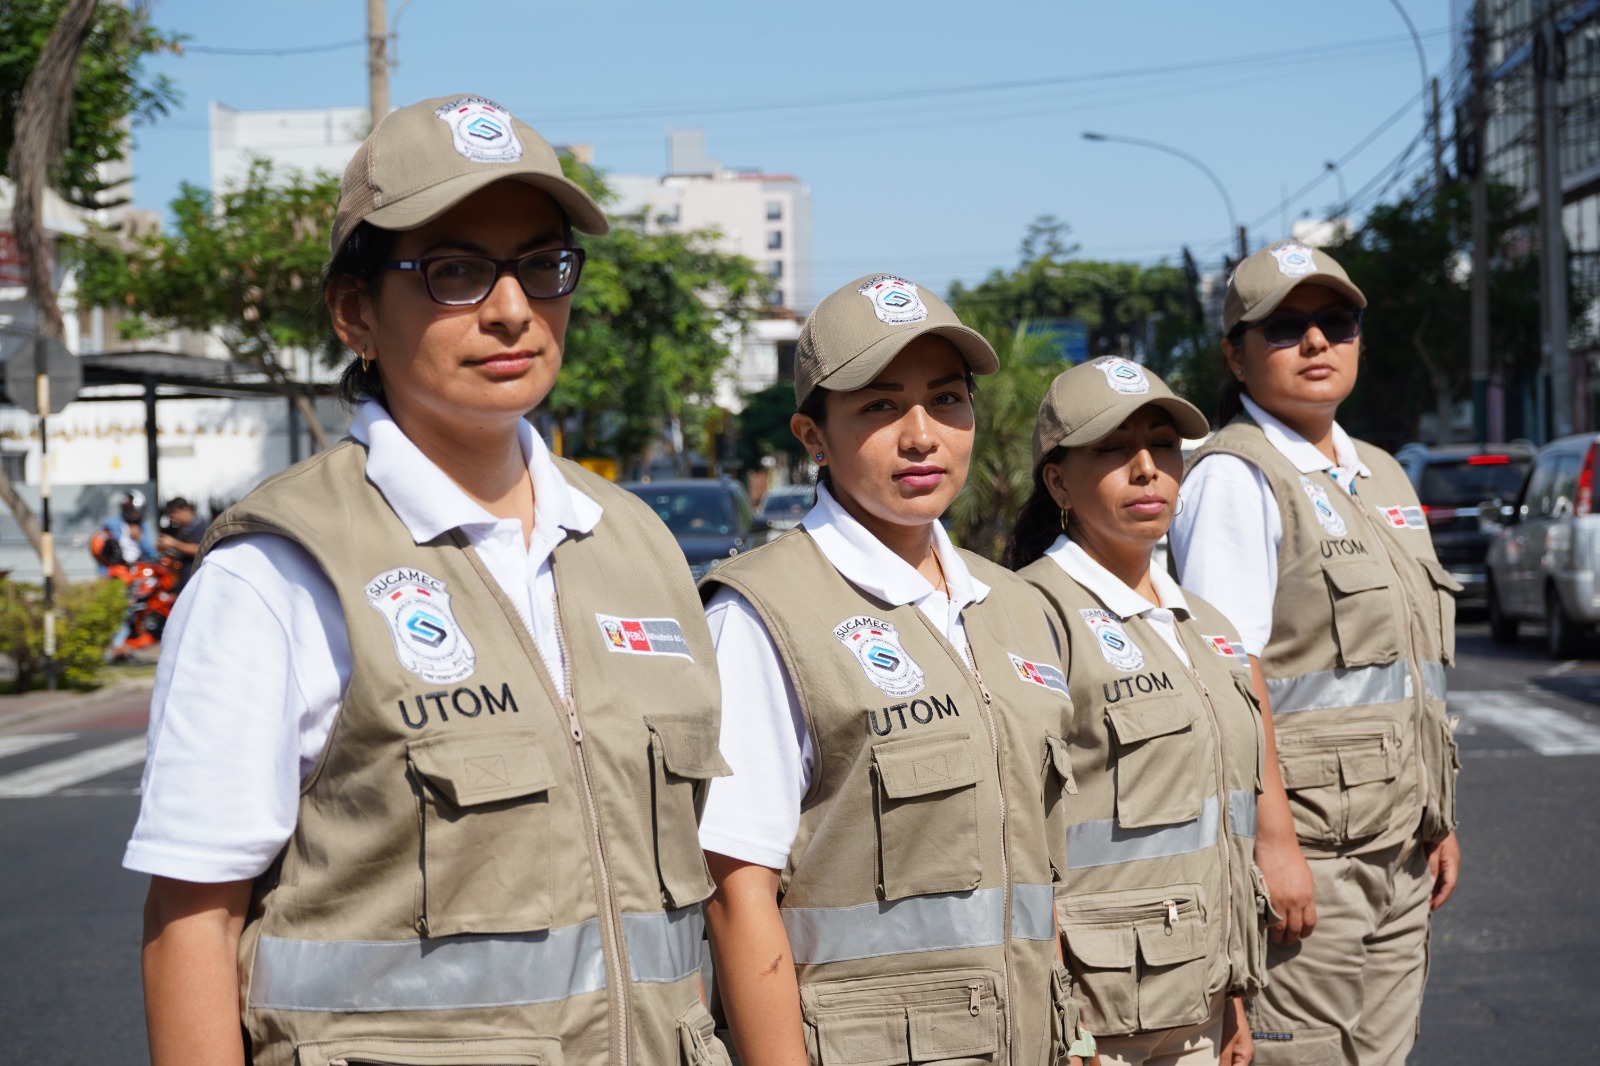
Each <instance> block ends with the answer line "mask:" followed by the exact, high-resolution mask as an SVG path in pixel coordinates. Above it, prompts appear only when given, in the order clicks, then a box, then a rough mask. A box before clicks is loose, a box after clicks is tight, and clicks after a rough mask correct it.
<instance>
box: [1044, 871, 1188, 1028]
mask: <svg viewBox="0 0 1600 1066" xmlns="http://www.w3.org/2000/svg"><path fill="white" fill-rule="evenodd" d="M1056 918H1057V920H1058V921H1059V922H1060V924H1061V933H1062V936H1063V937H1064V938H1065V940H1066V949H1067V950H1066V954H1067V965H1068V966H1069V967H1070V968H1071V970H1072V973H1073V976H1074V977H1075V978H1076V979H1077V982H1078V986H1079V988H1080V989H1081V990H1082V995H1083V997H1084V998H1085V999H1086V1001H1087V1005H1086V1007H1085V1010H1084V1013H1083V1026H1084V1028H1085V1029H1088V1030H1089V1031H1090V1032H1091V1033H1094V1034H1095V1035H1097V1036H1099V1035H1105V1036H1117V1035H1122V1034H1126V1033H1132V1032H1137V1031H1139V1030H1141V1029H1172V1028H1176V1027H1178V1026H1180V1025H1192V1024H1194V1023H1195V1022H1199V1021H1203V1020H1204V1019H1205V1017H1206V1016H1207V1015H1208V1014H1209V1013H1210V1011H1211V999H1210V996H1209V995H1208V993H1207V988H1206V977H1207V962H1208V958H1207V950H1206V918H1205V912H1204V910H1203V909H1202V907H1201V903H1200V886H1199V885H1172V886H1170V887H1167V888H1145V889H1129V890H1126V891H1121V892H1102V893H1095V894H1094V895H1083V896H1067V897H1063V898H1058V899H1057V901H1056Z"/></svg>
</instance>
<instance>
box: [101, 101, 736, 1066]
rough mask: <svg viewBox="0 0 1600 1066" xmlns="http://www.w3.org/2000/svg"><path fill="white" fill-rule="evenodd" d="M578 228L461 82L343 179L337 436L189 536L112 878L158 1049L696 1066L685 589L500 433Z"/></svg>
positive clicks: (709, 724)
mask: <svg viewBox="0 0 1600 1066" xmlns="http://www.w3.org/2000/svg"><path fill="white" fill-rule="evenodd" d="M606 228H607V227H606V220H605V218H604V216H603V215H602V214H601V212H600V210H599V208H598V207H596V205H595V204H594V202H593V201H592V200H591V199H590V198H589V196H588V195H587V194H586V193H585V192H584V191H583V190H582V189H581V188H579V187H578V186H576V185H574V184H573V183H572V182H570V181H568V180H567V179H566V178H565V177H563V176H562V173H561V164H560V160H559V159H558V158H557V156H556V153H555V152H554V151H553V150H552V149H551V147H550V146H549V145H548V144H547V143H545V141H544V139H543V138H541V137H540V136H539V134H538V133H536V132H534V131H533V130H532V129H530V128H529V127H527V126H526V125H524V124H523V123H521V122H519V121H517V120H516V119H515V118H513V117H512V116H511V115H509V114H508V113H507V112H506V111H505V110H504V109H503V108H501V107H500V106H498V105H497V104H494V103H493V102H492V101H489V100H485V99H483V98H482V97H476V96H453V97H441V98H439V99H435V100H429V101H426V102H423V103H420V104H415V105H413V106H411V107H406V108H402V109H400V110H399V111H396V112H394V113H393V114H390V115H389V116H387V117H386V118H384V119H383V120H382V121H381V122H380V123H379V124H378V126H377V128H376V129H375V130H374V131H373V132H372V134H371V135H370V136H369V137H368V138H367V139H366V141H365V142H364V143H363V144H362V145H361V147H360V148H359V149H358V150H357V152H356V155H355V158H354V159H353V160H352V161H351V163H350V165H349V168H348V169H347V170H346V172H345V176H344V183H343V185H342V186H341V188H340V196H339V208H338V213H337V216H336V218H335V219H334V226H333V258H332V262H331V263H330V264H329V266H328V270H327V280H326V286H325V291H324V295H325V298H326V301H327V305H328V308H329V310H330V312H331V313H332V317H333V322H334V326H335V328H336V329H337V331H338V333H339V337H340V339H341V340H342V341H343V342H344V343H345V344H346V345H347V346H348V347H349V348H350V349H351V350H352V351H353V352H354V353H356V355H355V358H353V359H352V360H351V363H350V365H349V366H348V367H347V369H346V372H345V377H344V387H345V391H346V395H347V396H351V397H354V398H355V399H356V400H357V401H358V402H357V403H356V408H355V418H354V422H353V424H352V426H351V428H350V438H349V439H347V440H345V441H344V442H342V443H341V444H339V445H337V446H336V447H334V448H332V449H330V450H329V451H327V452H324V453H322V454H320V455H318V456H315V457H314V458H312V459H310V460H309V461H307V462H304V463H301V464H299V465H298V466H295V467H293V468H291V469H290V470H288V471H286V472H284V473H283V474H280V475H279V476H277V477H275V478H272V479H271V480H269V481H268V482H266V483H265V484H264V485H262V486H261V487H259V488H258V489H256V490H255V491H254V492H252V493H251V494H250V495H249V496H247V497H246V498H245V499H244V500H242V501H241V502H240V503H239V504H238V505H236V506H235V507H233V508H231V509H230V510H229V511H228V512H227V513H225V514H224V515H222V517H221V518H219V519H218V520H217V522H216V523H215V524H214V525H213V526H212V527H211V530H210V532H209V534H208V535H207V537H206V541H205V544H204V546H203V551H204V553H205V554H204V562H203V563H202V564H201V565H200V566H199V567H198V569H197V570H196V572H195V575H194V577H193V579H192V580H191V582H190V584H189V587H188V588H187V589H186V590H185V592H184V595H183V598H182V600H180V602H179V605H178V609H177V611H176V612H175V613H174V617H173V619H172V622H173V625H172V627H171V628H169V630H168V631H167V632H168V637H167V640H166V641H164V643H165V645H166V647H165V648H164V649H163V654H162V657H161V668H160V674H159V677H158V680H157V685H156V690H155V694H154V700H153V704H152V714H151V724H150V749H151V750H150V758H149V761H148V763H147V765H146V770H145V778H144V793H143V796H144V798H143V803H142V806H141V810H140V817H139V823H138V825H137V827H136V828H135V830H134V834H133V839H132V841H131V842H130V843H129V845H128V850H127V856H126V858H125V860H124V863H125V865H127V866H128V867H129V868H131V869H135V870H141V871H144V872H146V873H149V874H152V875H153V877H152V882H151V886H150V894H149V900H148V903H147V904H146V910H145V924H146V931H145V937H146V939H145V949H144V973H145V998H146V1004H147V1016H148V1021H149V1033H150V1047H151V1059H152V1061H153V1062H154V1063H155V1064H156V1066H165V1064H169V1063H177V1062H206V1063H230V1062H231V1063H242V1062H244V1061H246V1060H247V1059H248V1060H249V1061H252V1062H254V1063H257V1064H274V1066H291V1064H297V1066H327V1064H331V1063H345V1062H392V1063H408V1062H430V1063H443V1062H456V1063H469V1062H470V1063H478V1062H485V1063H487V1062H496V1063H512V1062H514V1063H530V1064H531V1063H550V1062H565V1063H566V1064H567V1066H573V1064H577V1063H582V1064H592V1066H599V1064H603V1063H604V1064H616V1066H626V1064H629V1063H635V1062H637V1063H648V1064H651V1066H655V1064H660V1063H683V1064H687V1066H712V1064H714V1063H722V1062H726V1055H725V1053H724V1051H723V1050H722V1047H721V1045H720V1044H719V1043H718V1042H717V1040H716V1038H715V1036H714V1035H713V1026H712V1022H711V1018H710V1016H709V1014H707V1013H706V1011H705V1009H704V1007H703V1005H702V1001H701V990H700V978H699V946H700V941H701V931H702V929H703V917H702V911H701V902H702V901H703V900H704V899H705V898H706V897H708V896H709V895H710V894H711V888H712V885H711V880H710V876H709V872H708V871H707V869H706V865H705V862H704V858H703V856H702V853H701V852H700V850H699V847H698V843H697V840H696V834H695V808H696V804H697V802H698V801H700V800H701V799H703V796H704V787H705V783H706V781H707V779H709V778H710V777H712V776H714V775H716V774H719V773H725V772H726V768H725V767H724V765H723V763H722V761H721V759H720V757H719V756H718V754H717V748H716V735H717V716H718V713H719V706H718V697H717V679H716V672H715V662H714V657H713V655H714V653H713V651H712V647H711V642H710V638H709V636H708V634H707V631H706V626H705V619H704V616H703V614H702V613H701V610H700V602H699V600H698V598H697V597H696V596H695V591H694V587H693V585H692V584H691V583H690V581H689V576H688V573H687V571H686V570H685V568H684V564H683V556H682V554H681V553H680V552H679V551H678V550H677V548H676V546H675V545H674V543H673V541H672V539H671V538H670V536H669V535H668V534H667V531H666V530H665V529H664V528H663V527H662V526H661V524H660V522H659V521H658V520H657V519H656V518H655V516H654V515H653V514H652V513H651V512H650V511H649V510H648V509H647V508H646V507H644V505H643V504H642V503H640V501H638V500H637V499H636V498H634V497H633V496H632V495H630V494H628V493H625V492H622V491H621V490H619V489H616V488H615V487H613V486H612V485H610V484H609V483H607V482H605V481H604V480H602V479H600V478H597V477H594V476H592V475H590V474H588V473H587V472H585V471H584V470H582V469H581V468H580V467H578V466H576V465H574V464H572V463H569V462H567V461H565V460H561V459H556V458H554V457H553V456H552V455H551V454H550V453H549V451H548V450H547V449H546V448H545V446H544V444H543V442H541V441H540V439H539V437H538V436H537V435H536V434H534V433H533V431H532V427H531V426H530V425H529V424H528V423H527V422H526V421H525V420H524V417H523V416H524V415H525V413H526V412H528V411H530V410H532V409H533V408H535V407H537V406H538V405H539V404H540V403H541V402H543V400H544V399H545V397H546V396H547V395H548V394H549V392H550V389H551V387H552V386H553V385H554V384H555V380H556V375H557V372H558V371H559V369H560V367H561V357H562V344H563V339H564V335H565V331H566V326H567V315H568V311H569V308H570V303H571V293H572V291H573V288H574V287H575V286H576V285H577V283H578V276H579V272H580V270H581V268H582V266H583V259H584V254H583V250H582V249H581V248H579V247H577V246H576V245H575V243H574V241H573V239H572V231H573V230H574V229H578V230H582V231H583V232H586V233H604V232H605V231H606ZM641 694H648V696H647V697H645V696H642V695H641ZM241 1007H242V1018H241ZM241 1022H242V1025H241Z"/></svg>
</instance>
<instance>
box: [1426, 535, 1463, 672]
mask: <svg viewBox="0 0 1600 1066" xmlns="http://www.w3.org/2000/svg"><path fill="white" fill-rule="evenodd" d="M1417 561H1418V562H1420V563H1421V564H1422V568H1423V569H1424V570H1426V571H1427V572H1428V580H1429V581H1430V582H1432V584H1433V595H1434V598H1435V599H1436V600H1438V601H1439V658H1440V659H1441V660H1442V661H1443V662H1444V663H1445V665H1446V666H1448V665H1450V664H1451V663H1453V662H1455V661H1456V593H1458V592H1460V591H1461V582H1459V581H1457V580H1456V579H1455V578H1453V577H1451V576H1450V571H1448V570H1446V569H1445V568H1444V566H1443V565H1442V564H1441V563H1440V562H1439V560H1437V559H1429V558H1427V557H1426V556H1423V557H1422V558H1420V559H1418V560H1417Z"/></svg>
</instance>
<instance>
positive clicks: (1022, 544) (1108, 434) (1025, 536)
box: [1005, 358, 1265, 1066]
mask: <svg viewBox="0 0 1600 1066" xmlns="http://www.w3.org/2000/svg"><path fill="white" fill-rule="evenodd" d="M1207 428H1208V427H1207V425H1206V419H1205V416H1204V415H1203V414H1201V413H1200V411H1199V410H1198V409H1197V408H1196V407H1195V406H1194V405H1193V404H1191V403H1189V402H1188V401H1187V400H1183V399H1180V398H1178V397H1177V396H1174V395H1173V394H1172V392H1171V390H1169V389H1168V388H1167V386H1166V384H1165V383H1164V382H1162V380H1161V379H1160V378H1158V377H1156V376H1155V375H1154V374H1152V373H1150V372H1149V371H1148V370H1146V369H1145V368H1144V367H1141V366H1139V365H1137V364H1135V363H1132V362H1130V361H1128V360H1126V359H1118V358H1106V359H1096V360H1094V361H1093V362H1089V363H1081V364H1079V365H1078V366H1075V367H1073V368H1072V369H1070V370H1067V371H1065V372H1064V373H1062V374H1060V375H1059V376H1057V377H1056V379H1055V381H1054V382H1053V383H1052V384H1051V386H1050V391H1049V392H1048V393H1047V394H1046V396H1045V399H1044V402H1043V403H1041V404H1040V405H1039V420H1038V423H1037V425H1036V427H1035V429H1034V436H1033V456H1034V476H1033V494H1032V496H1031V497H1030V498H1029V499H1028V502H1027V503H1026V504H1024V506H1023V509H1022V513H1021V515H1020V516H1019V517H1018V519H1017V525H1016V528H1015V529H1014V530H1013V531H1012V534H1011V539H1010V542H1009V544H1008V545H1007V550H1006V559H1005V562H1006V564H1007V565H1008V566H1011V567H1015V568H1018V569H1019V574H1020V576H1021V577H1023V578H1026V579H1027V580H1028V581H1030V582H1031V583H1033V584H1034V585H1036V586H1037V587H1038V588H1039V589H1040V591H1042V592H1043V593H1044V595H1045V598H1046V599H1047V600H1048V601H1049V602H1050V605H1051V607H1052V608H1053V609H1054V613H1055V616H1056V621H1057V625H1058V627H1059V628H1060V630H1061V631H1062V632H1063V633H1064V634H1065V635H1066V639H1065V640H1064V641H1063V644H1064V645H1065V647H1064V648H1063V654H1062V664H1063V666H1064V667H1065V668H1066V673H1067V682H1068V685H1069V687H1070V689H1071V692H1072V701H1073V705H1074V706H1075V707H1076V708H1077V711H1078V714H1077V724H1076V728H1075V729H1074V731H1073V733H1072V735H1071V736H1070V737H1069V748H1070V750H1071V753H1072V769H1073V773H1074V775H1075V777H1076V780H1077V786H1078V790H1077V794H1076V795H1075V796H1074V797H1073V803H1072V806H1071V807H1070V808H1069V810H1068V815H1067V820H1068V822H1069V823H1070V824H1069V826H1068V828H1067V877H1066V884H1065V885H1064V886H1063V888H1062V890H1061V891H1060V893H1058V895H1057V903H1056V908H1057V916H1058V919H1059V922H1060V926H1061V936H1062V942H1063V945H1064V946H1065V949H1066V957H1067V965H1068V966H1069V967H1070V968H1071V970H1072V975H1073V978H1074V982H1075V990H1076V995H1077V998H1078V999H1079V1000H1080V1001H1081V1002H1082V1004H1083V1013H1084V1025H1085V1026H1086V1027H1087V1028H1089V1029H1090V1030H1091V1031H1093V1032H1094V1034H1095V1038H1096V1041H1097V1043H1098V1045H1099V1051H1100V1057H1101V1061H1102V1062H1104V1063H1105V1064H1106V1066H1205V1064H1210V1066H1216V1064H1217V1063H1218V1062H1221V1063H1224V1064H1226V1066H1243V1064H1244V1063H1247V1062H1249V1061H1250V1053H1251V1041H1250V1028H1249V1026H1248V1025H1247V1024H1246V1023H1245V1019H1244V999H1245V998H1246V997H1248V996H1250V995H1252V994H1253V993H1254V992H1255V991H1256V990H1257V989H1258V988H1259V987H1260V985H1261V980H1262V977H1263V971H1264V969H1265V964H1264V956H1265V950H1264V944H1265V937H1264V933H1263V926H1262V916H1263V912H1264V910H1265V897H1264V895H1263V893H1262V890H1261V887H1260V882H1259V879H1258V875H1257V874H1256V873H1255V871H1254V869H1253V867H1252V865H1251V861H1250V856H1251V845H1252V842H1253V840H1252V838H1253V837H1254V836H1255V821H1256V794H1257V792H1258V791H1259V780H1260V770H1259V767H1260V759H1261V751H1262V737H1261V731H1260V725H1259V718H1258V714H1257V711H1256V704H1255V698H1254V697H1253V696H1252V695H1251V693H1250V673H1249V664H1248V663H1247V662H1246V661H1245V659H1244V656H1243V653H1242V652H1241V651H1240V650H1239V641H1238V637H1237V636H1236V635H1235V634H1234V631H1233V627H1232V626H1231V625H1229V624H1228V621H1227V620H1226V619H1225V618H1224V617H1223V616H1222V614H1221V613H1220V612H1219V611H1217V609H1216V608H1214V607H1212V606H1211V605H1210V604H1207V603H1203V602H1201V601H1200V599H1199V598H1198V597H1195V596H1190V595H1188V594H1186V593H1185V591H1184V590H1183V589H1180V588H1179V587H1178V586H1177V583H1176V582H1174V581H1173V580H1172V579H1171V578H1169V577H1168V576H1167V575H1166V574H1165V573H1164V572H1163V571H1162V570H1161V569H1160V568H1157V567H1153V566H1152V565H1151V554H1152V552H1153V551H1154V550H1155V546H1156V544H1157V543H1158V542H1159V541H1160V540H1161V538H1162V537H1163V536H1165V535H1166V532H1167V527H1168V526H1169V525H1170V524H1171V522H1172V512H1173V507H1174V505H1175V504H1176V502H1177V497H1178V482H1179V481H1180V480H1181V479H1182V477H1183V454H1182V451H1181V447H1182V443H1183V438H1185V437H1191V438H1193V437H1202V436H1204V435H1205V433H1206V430H1207Z"/></svg>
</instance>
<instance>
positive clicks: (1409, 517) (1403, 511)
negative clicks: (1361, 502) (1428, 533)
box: [1378, 507, 1428, 529]
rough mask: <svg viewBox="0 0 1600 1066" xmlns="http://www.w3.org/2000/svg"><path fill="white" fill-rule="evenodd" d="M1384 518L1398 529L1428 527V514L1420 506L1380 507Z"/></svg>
mask: <svg viewBox="0 0 1600 1066" xmlns="http://www.w3.org/2000/svg"><path fill="white" fill-rule="evenodd" d="M1378 513H1379V514H1381V515H1382V516H1383V520H1384V521H1385V522H1388V523H1389V524H1390V525H1391V526H1393V527H1394V528H1396V529H1427V528H1428V516H1427V515H1425V514H1423V513H1422V508H1420V507H1380V508H1378Z"/></svg>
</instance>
